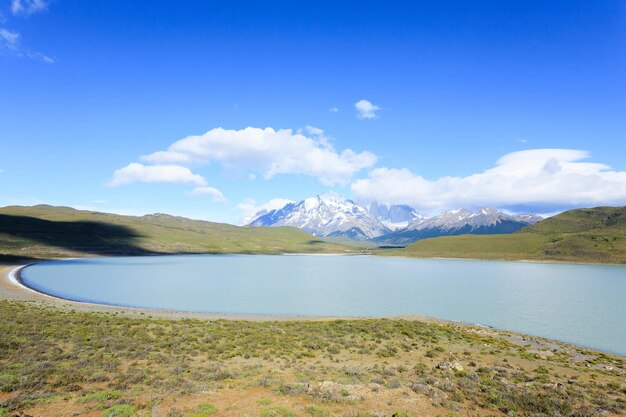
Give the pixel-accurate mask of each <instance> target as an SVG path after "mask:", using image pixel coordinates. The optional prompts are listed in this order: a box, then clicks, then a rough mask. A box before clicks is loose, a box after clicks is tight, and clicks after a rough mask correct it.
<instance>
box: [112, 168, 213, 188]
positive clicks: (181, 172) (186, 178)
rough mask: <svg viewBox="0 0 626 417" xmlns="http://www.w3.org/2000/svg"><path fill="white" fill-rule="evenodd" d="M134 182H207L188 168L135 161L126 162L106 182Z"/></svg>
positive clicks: (118, 183) (200, 184) (205, 183)
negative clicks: (144, 163) (125, 164)
mask: <svg viewBox="0 0 626 417" xmlns="http://www.w3.org/2000/svg"><path fill="white" fill-rule="evenodd" d="M134 182H148V183H172V184H195V185H197V186H200V187H203V186H206V185H207V182H206V180H205V179H204V178H202V176H200V175H197V174H194V173H193V172H191V170H190V169H189V168H186V167H181V166H178V165H143V164H139V163H137V162H133V163H132V164H128V165H127V166H125V167H124V168H120V169H118V170H117V171H115V172H114V173H113V178H112V179H111V181H109V182H108V183H107V185H108V186H109V187H117V186H118V185H124V184H131V183H134Z"/></svg>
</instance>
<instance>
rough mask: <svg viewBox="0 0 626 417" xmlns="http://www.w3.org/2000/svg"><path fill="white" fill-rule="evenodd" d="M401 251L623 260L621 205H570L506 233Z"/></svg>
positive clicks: (625, 213)
mask: <svg viewBox="0 0 626 417" xmlns="http://www.w3.org/2000/svg"><path fill="white" fill-rule="evenodd" d="M388 253H390V254H394V255H401V256H416V257H451V258H477V259H508V260H520V259H530V260H547V261H551V260H556V261H572V262H610V263H626V207H596V208H591V209H576V210H570V211H567V212H565V213H562V214H559V215H557V216H554V217H550V218H548V219H546V220H543V221H541V222H539V223H537V224H534V225H532V226H529V227H526V228H524V229H522V230H520V231H519V232H516V233H512V234H509V235H482V236H479V235H464V236H450V237H440V238H434V239H426V240H422V241H418V242H416V243H414V244H412V245H409V246H407V247H406V248H404V249H399V250H395V251H390V252H388Z"/></svg>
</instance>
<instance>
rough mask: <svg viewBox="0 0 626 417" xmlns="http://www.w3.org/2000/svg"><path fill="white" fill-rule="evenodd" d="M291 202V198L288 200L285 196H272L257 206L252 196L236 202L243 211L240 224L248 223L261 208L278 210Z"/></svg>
mask: <svg viewBox="0 0 626 417" xmlns="http://www.w3.org/2000/svg"><path fill="white" fill-rule="evenodd" d="M289 203H293V200H289V199H286V198H274V199H271V200H270V201H268V202H267V203H265V204H262V205H260V206H257V203H256V201H255V200H254V199H252V198H247V199H245V200H244V201H242V202H241V203H239V204H237V208H238V209H239V210H241V212H242V213H243V219H242V220H241V223H240V224H248V223H250V221H251V220H252V218H253V216H254V215H255V214H257V213H258V212H260V211H261V210H265V211H267V212H270V211H272V210H278V209H281V208H283V207H285V206H286V205H287V204H289Z"/></svg>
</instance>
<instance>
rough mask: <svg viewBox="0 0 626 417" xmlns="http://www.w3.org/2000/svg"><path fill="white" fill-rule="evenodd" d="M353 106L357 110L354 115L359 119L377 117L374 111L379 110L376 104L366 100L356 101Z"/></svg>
mask: <svg viewBox="0 0 626 417" xmlns="http://www.w3.org/2000/svg"><path fill="white" fill-rule="evenodd" d="M354 108H355V109H356V111H357V114H356V116H357V117H358V118H359V119H376V118H378V115H377V114H376V112H377V111H378V110H380V107H378V106H376V105H375V104H373V103H372V102H371V101H368V100H359V101H357V102H356V103H354Z"/></svg>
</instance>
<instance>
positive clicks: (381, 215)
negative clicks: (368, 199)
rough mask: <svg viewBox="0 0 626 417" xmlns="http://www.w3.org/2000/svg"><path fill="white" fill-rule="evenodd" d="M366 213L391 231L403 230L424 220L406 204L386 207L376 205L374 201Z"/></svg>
mask: <svg viewBox="0 0 626 417" xmlns="http://www.w3.org/2000/svg"><path fill="white" fill-rule="evenodd" d="M368 212H369V213H370V214H371V215H372V216H374V217H376V218H377V219H378V220H380V222H381V223H382V224H384V225H385V226H386V227H387V228H388V229H391V230H399V229H404V228H405V227H407V226H408V225H409V224H410V223H411V222H414V221H418V220H421V219H423V218H424V217H423V216H422V215H420V214H419V213H418V212H417V210H415V209H414V208H413V207H411V206H408V205H406V204H398V205H392V206H389V207H387V206H386V205H384V204H378V203H377V202H376V201H372V203H371V204H370V207H369V209H368Z"/></svg>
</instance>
